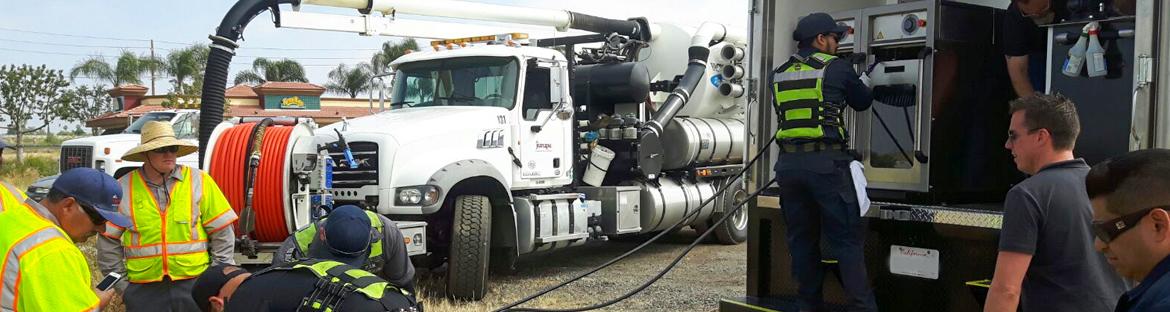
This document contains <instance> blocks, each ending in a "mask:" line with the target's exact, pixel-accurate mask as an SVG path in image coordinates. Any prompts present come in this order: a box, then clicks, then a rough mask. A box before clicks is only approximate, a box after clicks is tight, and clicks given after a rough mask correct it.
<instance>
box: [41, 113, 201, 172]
mask: <svg viewBox="0 0 1170 312" xmlns="http://www.w3.org/2000/svg"><path fill="white" fill-rule="evenodd" d="M150 121H161V122H166V123H170V124H171V126H172V127H174V129H175V136H177V137H178V138H179V139H180V140H187V141H190V142H191V143H194V144H197V143H196V140H197V138H196V136H197V135H198V133H199V111H198V110H190V109H179V110H166V111H157V112H149V113H146V114H144V115H142V116H141V117H138V119H136V120H134V122H133V123H131V124H130V126H129V127H127V128H126V130H123V131H122V133H118V134H108V135H100V136H94V137H87V138H78V139H72V140H68V141H65V142H64V143H62V144H61V160H60V161H61V167H60V168H61V171H65V170H69V169H73V168H77V167H91V168H94V169H98V170H101V171H102V172H105V173H107V174H109V175H111V176H113V177H115V178H117V177H120V176H122V175H123V174H126V173H127V172H130V170H134V168H138V167H139V166H141V165H142V163H140V162H132V161H123V160H121V158H122V154H124V153H125V152H126V151H128V150H130V149H131V148H133V147H135V146H138V144H139V143H140V142H139V141H140V139H139V138H140V136H141V132H140V131H141V129H142V126H143V125H145V124H146V123H147V122H150ZM178 161H179V164H182V165H185V166H198V162H199V155H196V154H191V155H187V156H184V157H180V158H179V160H178Z"/></svg>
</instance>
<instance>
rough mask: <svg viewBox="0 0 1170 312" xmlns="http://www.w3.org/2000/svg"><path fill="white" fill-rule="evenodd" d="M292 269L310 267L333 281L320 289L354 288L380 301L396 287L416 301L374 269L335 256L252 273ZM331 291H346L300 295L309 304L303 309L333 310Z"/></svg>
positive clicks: (327, 279) (303, 301) (398, 291)
mask: <svg viewBox="0 0 1170 312" xmlns="http://www.w3.org/2000/svg"><path fill="white" fill-rule="evenodd" d="M289 270H307V271H309V272H312V273H313V274H314V275H316V276H317V277H318V278H321V279H322V280H323V281H325V282H327V283H329V284H330V286H324V287H319V288H318V289H322V288H325V289H351V290H352V291H354V292H358V293H361V294H362V295H363V296H365V297H366V298H369V299H370V300H375V301H379V302H380V301H381V299H382V297H384V296H385V295H386V292H387V291H393V292H397V293H399V294H402V295H403V296H406V297H407V298H408V300H409V301H411V302H412V303H413V302H414V297H413V295H411V293H410V292H409V291H407V290H405V289H402V288H398V287H396V286H394V285H393V284H390V283H389V282H387V281H386V280H384V279H382V278H380V277H378V276H376V275H374V274H373V273H370V272H366V271H363V270H360V269H357V268H355V267H353V266H350V265H347V264H345V263H341V262H337V261H332V260H320V259H306V260H300V261H297V262H290V263H285V264H282V265H276V266H272V267H269V268H267V269H264V270H262V271H260V272H257V273H256V274H255V275H253V277H256V276H261V275H264V274H266V273H268V272H272V271H289ZM328 295H340V296H344V295H345V294H329V291H314V292H312V294H311V295H310V296H309V297H305V298H302V299H301V302H302V304H304V305H307V306H302V308H301V309H300V310H309V311H330V310H331V309H333V308H336V307H331V306H329V305H330V304H331V302H332V301H333V300H329V299H334V298H327V296H328ZM343 298H344V297H343ZM416 304H417V303H416ZM387 308H389V307H387Z"/></svg>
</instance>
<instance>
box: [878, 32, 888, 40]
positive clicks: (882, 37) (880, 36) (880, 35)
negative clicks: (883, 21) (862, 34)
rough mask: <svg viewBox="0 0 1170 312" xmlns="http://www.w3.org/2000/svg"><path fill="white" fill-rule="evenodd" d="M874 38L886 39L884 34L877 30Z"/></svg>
mask: <svg viewBox="0 0 1170 312" xmlns="http://www.w3.org/2000/svg"><path fill="white" fill-rule="evenodd" d="M876 38H877V40H882V39H886V35H885V34H883V33H882V32H880V31H879V32H878V33H877V37H876Z"/></svg>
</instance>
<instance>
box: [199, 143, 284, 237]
mask: <svg viewBox="0 0 1170 312" xmlns="http://www.w3.org/2000/svg"><path fill="white" fill-rule="evenodd" d="M255 127H256V124H255V123H247V124H241V125H237V126H234V127H231V128H229V129H227V130H226V131H224V132H223V134H222V135H220V137H219V140H218V141H216V144H215V151H214V152H213V154H212V157H211V163H210V167H209V172H208V174H210V175H211V178H212V179H215V182H216V183H217V184H219V186H220V189H221V190H222V191H223V194H224V196H225V197H227V199H228V203H229V204H231V206H232V210H234V211H235V212H236V214H238V215H241V216H242V215H243V214H242V212H241V210H243V208H244V200H245V193H244V191H245V190H244V172H245V171H246V170H245V169H246V167H247V163H248V158H249V157H248V156H249V155H248V153H249V151H248V150H247V148H248V140H249V136H250V135H251V134H252V132H253V130H254V129H255ZM292 131H293V127H287V126H269V127H268V128H266V129H264V136H263V138H262V139H261V142H260V155H261V156H260V166H259V167H258V168H256V178H255V180H254V181H253V188H254V195H253V196H254V197H253V198H252V209H253V210H254V215H255V216H256V224H255V229H254V232H253V233H254V234H255V235H253V238H255V239H256V240H257V241H260V242H281V241H284V239H285V238H286V237H288V235H289V233H288V227H287V226H286V224H285V216H284V203H285V198H284V183H283V181H284V179H285V175H286V172H285V171H286V170H285V156H286V155H284V154H285V152H286V151H287V149H288V145H289V144H290V142H289V141H290V137H291V136H292ZM234 226H235V227H236V231H237V232H236V233H237V234H243V233H240V232H239V223H238V222H237V223H236V224H235V225H234Z"/></svg>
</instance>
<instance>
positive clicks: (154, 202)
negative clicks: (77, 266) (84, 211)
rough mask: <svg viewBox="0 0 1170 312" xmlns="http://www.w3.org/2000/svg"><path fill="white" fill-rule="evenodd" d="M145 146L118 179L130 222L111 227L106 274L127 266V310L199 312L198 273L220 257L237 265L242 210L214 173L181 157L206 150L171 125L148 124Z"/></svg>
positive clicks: (106, 237)
mask: <svg viewBox="0 0 1170 312" xmlns="http://www.w3.org/2000/svg"><path fill="white" fill-rule="evenodd" d="M142 129H143V130H142V143H141V145H139V146H137V147H135V148H133V149H131V150H129V151H127V152H126V154H125V155H123V156H122V160H125V161H138V162H143V164H142V167H141V168H139V169H138V170H135V171H133V172H130V173H129V174H126V175H125V176H122V178H121V179H119V180H118V182H119V183H120V184H121V187H122V192H123V193H125V194H126V200H124V201H122V204H121V205H119V206H118V209H119V211H121V212H122V213H123V214H125V215H128V216H130V219H131V220H132V223H131V224H130V226H127V227H122V226H107V227H106V231H105V232H103V233H102V236H103V237H102V238H101V239H100V240H99V242H98V248H99V251H100V254H99V261H98V263H99V265H100V266H101V269H102V271H103V272H111V271H112V272H125V273H126V276H127V281H128V282H129V285H125V284H123V285H119V289H123V288H122V287H124V290H123V291H122V296H123V302H125V303H126V310H127V311H131V312H133V311H196V310H197V309H198V307H197V306H196V305H195V301H194V300H193V299H191V295H190V294H191V287H192V285H193V284H194V278H195V277H198V276H199V274H200V273H203V270H205V269H207V267H208V266H209V265H211V264H213V263H229V264H234V263H235V260H234V258H233V255H232V252H233V249H234V248H235V234H234V231H233V230H232V227H231V225H232V223H233V222H235V221H236V219H237V217H236V213H235V212H234V211H232V207H231V206H230V205H229V204H228V201H227V198H225V197H224V195H223V193H222V192H220V190H219V187H218V186H217V185H216V184H215V181H212V179H211V177H210V176H208V175H207V174H206V173H204V172H202V171H200V170H199V169H196V168H191V167H187V166H181V165H177V164H176V159H177V158H178V157H181V156H183V155H187V154H191V153H193V152H195V151H196V150H197V149H198V148H197V147H196V146H195V145H194V144H191V143H188V142H185V141H181V140H179V139H176V138H175V133H174V130H173V129H172V128H171V126H170V125H169V124H166V123H162V122H154V121H152V122H148V123H146V125H145V126H143V127H142Z"/></svg>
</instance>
